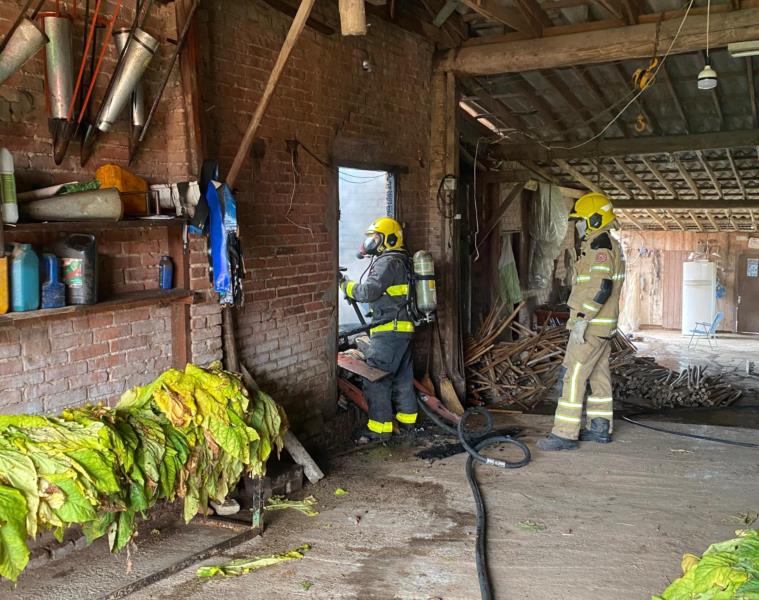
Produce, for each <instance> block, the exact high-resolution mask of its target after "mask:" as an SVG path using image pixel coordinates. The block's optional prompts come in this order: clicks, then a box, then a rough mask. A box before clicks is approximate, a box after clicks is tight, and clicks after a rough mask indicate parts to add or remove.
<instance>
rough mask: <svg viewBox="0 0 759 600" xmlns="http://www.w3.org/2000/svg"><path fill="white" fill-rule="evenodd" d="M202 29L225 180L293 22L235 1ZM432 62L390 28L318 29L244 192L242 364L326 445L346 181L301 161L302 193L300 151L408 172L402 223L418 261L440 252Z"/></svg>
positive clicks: (209, 16)
mask: <svg viewBox="0 0 759 600" xmlns="http://www.w3.org/2000/svg"><path fill="white" fill-rule="evenodd" d="M314 16H315V17H316V18H317V19H319V20H321V21H322V22H324V23H327V24H328V25H330V26H332V27H334V28H335V29H339V26H338V16H337V10H336V6H333V5H329V4H327V5H319V6H317V10H316V13H315V15H314ZM199 17H200V21H201V27H200V31H199V34H200V35H199V38H200V40H201V52H200V54H201V61H202V67H201V71H202V73H201V78H200V79H201V84H202V85H203V89H202V95H203V106H204V112H205V116H206V119H207V123H208V125H207V127H208V128H209V140H210V150H211V152H212V153H213V154H214V155H215V156H216V157H217V158H218V159H219V160H220V163H221V168H222V172H225V171H226V169H227V168H228V167H229V165H230V163H231V160H232V157H233V155H234V153H235V151H236V150H237V146H238V144H239V141H240V138H241V135H242V132H243V131H244V128H245V126H246V125H247V122H248V120H249V118H250V114H251V112H252V111H253V109H254V106H255V102H256V101H257V100H258V98H259V96H260V93H261V91H262V90H263V87H264V85H265V82H266V78H267V76H268V74H269V71H270V69H271V67H272V64H273V62H274V60H275V57H276V54H277V52H278V50H279V47H280V46H281V44H282V41H283V39H284V37H285V34H286V31H287V28H288V27H289V24H290V19H289V18H286V17H284V16H282V15H281V14H280V13H278V12H276V11H274V10H272V9H270V8H269V7H268V6H267V5H265V4H264V3H262V2H254V1H251V2H244V3H241V2H233V1H231V0H222V1H220V2H216V3H214V4H212V5H210V6H207V7H204V8H203V10H201V12H200V14H199ZM431 56H432V48H431V47H430V46H429V45H428V44H427V43H426V42H423V41H422V40H421V39H420V38H417V37H415V36H412V35H409V34H407V33H404V32H403V31H401V30H400V29H397V28H395V27H393V26H391V25H389V24H387V23H385V22H383V21H381V20H375V19H372V24H371V27H370V33H369V35H368V36H367V37H366V38H361V39H342V38H340V37H339V35H334V36H331V37H325V36H323V35H321V34H318V33H316V32H315V31H313V30H311V29H309V28H306V29H305V31H304V32H303V35H302V37H301V39H300V40H299V41H298V44H297V45H296V47H295V49H294V51H293V54H292V56H291V59H290V62H289V64H288V66H287V67H286V69H285V72H284V74H283V76H282V79H281V81H280V84H279V87H278V89H277V91H276V92H275V94H274V98H273V100H272V103H271V105H270V108H269V111H268V113H267V115H266V117H265V118H264V121H263V123H262V126H261V129H260V130H259V133H258V135H259V137H260V138H262V140H263V143H259V145H258V148H257V150H256V157H255V158H254V159H253V160H251V161H250V163H249V164H248V165H247V166H246V168H245V169H244V171H243V173H242V176H241V177H240V179H239V180H238V188H239V190H238V193H237V199H238V204H239V218H240V223H241V230H242V239H243V243H244V245H245V251H246V265H247V268H248V281H247V283H246V306H245V308H244V309H242V310H241V311H239V312H238V318H237V332H238V341H239V344H240V353H241V359H242V361H243V362H244V363H245V364H246V366H248V368H250V369H251V370H252V371H253V374H254V376H255V377H256V378H257V379H258V380H259V381H260V382H261V384H262V385H263V386H264V387H265V388H266V389H268V390H270V391H272V393H273V394H274V395H275V397H276V398H277V399H278V400H279V401H281V402H282V403H283V404H284V406H285V408H286V409H287V411H288V414H289V415H290V417H291V420H292V421H293V424H294V425H295V427H296V429H298V430H299V431H300V432H301V433H303V434H304V437H306V438H309V439H310V440H311V441H313V442H319V441H329V432H328V431H327V429H326V428H325V423H326V422H328V421H330V420H332V419H333V418H334V416H335V380H334V375H335V330H336V301H337V294H336V277H335V271H336V267H337V243H336V242H337V191H338V186H337V177H336V171H335V170H332V169H328V168H325V167H324V166H323V165H321V164H319V162H317V161H316V160H314V159H313V158H312V157H311V156H309V155H308V154H307V153H306V152H305V151H304V150H303V148H300V149H299V150H298V153H297V162H296V169H297V171H298V173H299V175H298V177H297V184H296V186H295V188H294V189H293V182H294V173H293V165H292V158H291V154H290V152H288V149H287V146H286V140H288V139H293V138H297V139H298V140H300V141H301V142H302V143H303V144H305V145H306V146H307V147H308V148H309V149H310V150H312V151H313V152H314V153H315V154H316V155H317V156H318V157H320V158H321V159H322V160H324V161H330V160H331V161H332V162H333V164H340V163H341V162H343V164H345V162H348V161H350V162H352V163H354V164H353V166H358V165H357V164H355V163H360V164H362V165H364V166H365V167H367V168H371V167H372V166H374V167H380V166H382V165H395V166H399V167H404V168H406V169H407V170H408V172H407V173H406V174H403V175H401V176H400V181H399V206H398V213H399V218H400V219H401V220H402V221H405V222H406V225H407V230H408V237H409V241H410V243H411V246H412V248H413V247H421V246H423V245H425V244H427V242H428V237H427V233H428V230H429V227H428V225H429V219H430V214H429V203H428V202H427V201H426V198H427V195H428V191H427V185H428V174H427V171H426V166H427V160H428V158H427V156H428V146H429V122H430V121H429V92H430V83H429V78H430V66H431ZM364 58H368V60H370V61H371V62H372V65H373V70H372V71H371V72H366V71H364V70H363V69H362V67H361V62H362V59H364ZM264 144H265V145H264ZM291 201H292V209H291V210H290V211H289V215H288V209H289V207H290V203H291ZM305 228H309V229H305ZM325 434H327V435H325Z"/></svg>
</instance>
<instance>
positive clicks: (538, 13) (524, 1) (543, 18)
mask: <svg viewBox="0 0 759 600" xmlns="http://www.w3.org/2000/svg"><path fill="white" fill-rule="evenodd" d="M516 4H517V8H519V10H520V11H521V12H522V15H523V16H524V17H525V18H527V19H529V20H531V21H533V22H534V23H535V24H536V25H537V27H538V28H539V29H540V31H541V32H542V31H543V29H544V28H546V27H551V26H552V25H553V21H551V18H550V17H549V16H548V15H547V14H546V12H545V11H544V10H543V8H542V7H541V6H540V4H539V3H538V1H537V0H516Z"/></svg>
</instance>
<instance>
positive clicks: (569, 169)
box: [555, 159, 603, 193]
mask: <svg viewBox="0 0 759 600" xmlns="http://www.w3.org/2000/svg"><path fill="white" fill-rule="evenodd" d="M555 162H556V164H557V165H558V167H559V168H560V169H561V170H562V171H564V172H565V173H569V174H570V175H571V176H572V177H574V178H575V180H577V181H578V182H579V183H581V184H582V185H584V186H585V187H586V188H588V189H589V190H591V191H594V192H598V193H603V191H602V190H601V188H600V187H599V186H598V185H596V184H595V183H593V182H592V181H591V180H590V179H588V178H587V177H586V176H585V175H583V174H582V173H581V172H580V171H579V170H578V169H576V168H574V167H573V166H572V165H570V164H569V163H568V162H567V161H565V160H561V159H560V160H557V161H555Z"/></svg>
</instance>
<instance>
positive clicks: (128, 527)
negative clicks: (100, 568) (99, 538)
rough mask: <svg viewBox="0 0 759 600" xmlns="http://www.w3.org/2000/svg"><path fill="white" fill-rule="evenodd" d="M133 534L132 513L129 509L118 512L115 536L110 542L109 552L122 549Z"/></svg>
mask: <svg viewBox="0 0 759 600" xmlns="http://www.w3.org/2000/svg"><path fill="white" fill-rule="evenodd" d="M133 534H134V513H133V512H132V511H131V510H125V511H124V512H121V513H119V516H118V520H117V524H116V536H115V537H114V538H113V541H112V543H111V552H118V551H119V550H122V549H123V548H124V547H125V546H126V545H127V544H128V543H129V540H131V539H132V535H133Z"/></svg>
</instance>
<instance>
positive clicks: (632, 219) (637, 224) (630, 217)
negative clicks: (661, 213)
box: [619, 210, 643, 231]
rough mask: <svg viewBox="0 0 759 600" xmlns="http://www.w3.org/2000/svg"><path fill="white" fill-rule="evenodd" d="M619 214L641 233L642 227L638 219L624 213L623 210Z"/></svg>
mask: <svg viewBox="0 0 759 600" xmlns="http://www.w3.org/2000/svg"><path fill="white" fill-rule="evenodd" d="M619 212H620V213H621V214H622V216H623V217H624V218H625V219H627V220H628V221H630V223H632V224H633V225H635V226H636V227H637V228H638V229H640V230H641V231H643V226H642V225H641V224H640V223H639V222H638V219H636V218H635V217H634V216H633V215H631V214H629V213H628V212H627V211H624V210H622V211H619Z"/></svg>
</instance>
